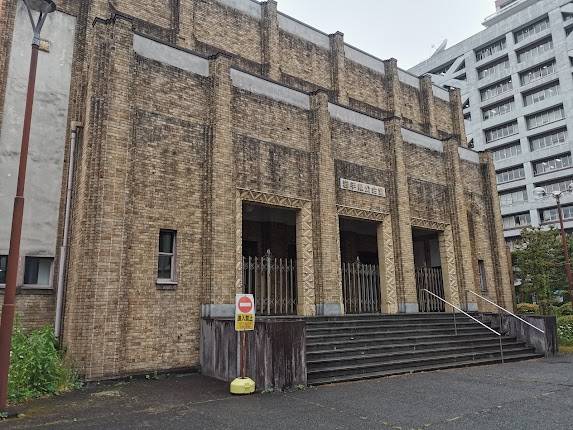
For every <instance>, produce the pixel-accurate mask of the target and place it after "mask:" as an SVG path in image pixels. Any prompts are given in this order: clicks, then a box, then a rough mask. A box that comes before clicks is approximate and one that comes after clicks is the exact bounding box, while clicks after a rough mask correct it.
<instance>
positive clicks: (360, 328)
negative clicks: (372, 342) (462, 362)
mask: <svg viewBox="0 0 573 430" xmlns="http://www.w3.org/2000/svg"><path fill="white" fill-rule="evenodd" d="M456 326H457V327H458V329H459V328H466V327H481V326H480V325H479V324H478V323H476V322H474V321H471V320H469V321H459V322H457V323H456ZM430 328H431V329H438V328H445V329H451V330H454V328H455V327H454V324H453V323H451V322H436V323H433V324H431V325H429V324H427V323H403V324H402V323H400V322H396V323H394V322H392V323H389V322H380V323H377V324H372V323H369V324H357V325H348V324H338V325H333V326H331V325H329V324H324V325H315V326H307V329H306V332H307V334H308V335H322V334H330V333H346V332H361V333H368V332H375V331H380V330H384V331H390V330H401V331H405V330H413V331H423V330H427V329H430Z"/></svg>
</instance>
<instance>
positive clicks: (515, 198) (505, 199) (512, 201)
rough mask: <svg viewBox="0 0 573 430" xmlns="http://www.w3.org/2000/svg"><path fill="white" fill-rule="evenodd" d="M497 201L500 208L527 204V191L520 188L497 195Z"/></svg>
mask: <svg viewBox="0 0 573 430" xmlns="http://www.w3.org/2000/svg"><path fill="white" fill-rule="evenodd" d="M499 200H500V203H501V205H502V206H513V205H518V204H521V203H525V202H527V190H526V189H525V188H520V189H519V190H513V191H509V192H507V193H502V194H500V195H499Z"/></svg>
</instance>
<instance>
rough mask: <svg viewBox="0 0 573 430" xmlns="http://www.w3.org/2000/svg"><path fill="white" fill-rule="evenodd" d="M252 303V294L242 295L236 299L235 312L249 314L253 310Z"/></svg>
mask: <svg viewBox="0 0 573 430" xmlns="http://www.w3.org/2000/svg"><path fill="white" fill-rule="evenodd" d="M253 308H254V303H253V299H252V296H249V295H244V296H241V297H239V300H237V312H239V313H242V314H250V313H251V312H252V311H253Z"/></svg>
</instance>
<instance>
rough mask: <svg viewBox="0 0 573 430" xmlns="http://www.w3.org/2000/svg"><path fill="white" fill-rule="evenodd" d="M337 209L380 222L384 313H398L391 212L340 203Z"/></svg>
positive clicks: (378, 232) (351, 215) (341, 213)
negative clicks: (341, 204)
mask: <svg viewBox="0 0 573 430" xmlns="http://www.w3.org/2000/svg"><path fill="white" fill-rule="evenodd" d="M336 209H337V212H338V215H339V216H344V217H348V218H355V219H363V220H370V221H376V222H378V228H377V240H378V260H379V262H380V264H379V266H380V279H381V280H383V282H381V284H382V288H381V290H382V291H381V293H382V297H381V303H382V313H387V314H395V313H398V295H397V292H396V264H395V259H394V237H393V231H392V220H391V218H390V214H389V213H387V212H376V211H371V210H366V209H360V208H353V207H350V206H340V205H337V207H336ZM338 240H339V241H340V236H339V237H338ZM339 248H340V244H339ZM341 284H342V282H341Z"/></svg>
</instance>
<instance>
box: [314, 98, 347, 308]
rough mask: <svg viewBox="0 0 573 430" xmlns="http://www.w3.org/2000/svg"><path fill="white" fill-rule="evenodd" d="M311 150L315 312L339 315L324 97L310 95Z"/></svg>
mask: <svg viewBox="0 0 573 430" xmlns="http://www.w3.org/2000/svg"><path fill="white" fill-rule="evenodd" d="M310 117H311V140H312V142H311V147H312V151H313V164H314V168H313V169H312V170H313V175H314V180H313V183H314V184H315V186H313V187H312V190H313V229H314V234H313V239H314V256H315V258H314V261H315V270H314V273H315V288H316V290H317V293H316V300H317V313H318V314H322V315H324V314H327V315H339V314H341V313H342V312H343V306H342V282H341V275H340V237H339V226H338V213H337V210H336V175H335V170H334V154H333V149H332V139H331V130H330V113H329V112H328V95H327V94H326V93H323V92H320V93H317V94H313V95H312V96H311V116H310Z"/></svg>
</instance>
